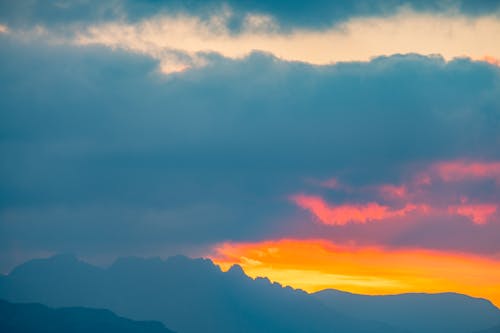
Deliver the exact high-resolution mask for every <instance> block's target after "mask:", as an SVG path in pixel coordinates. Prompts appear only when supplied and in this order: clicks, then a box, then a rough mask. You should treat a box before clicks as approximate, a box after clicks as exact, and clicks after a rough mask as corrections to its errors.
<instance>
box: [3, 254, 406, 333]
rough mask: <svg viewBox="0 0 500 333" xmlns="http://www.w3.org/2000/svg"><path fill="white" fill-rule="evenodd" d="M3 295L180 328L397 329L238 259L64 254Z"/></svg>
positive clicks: (27, 270) (25, 272) (10, 279)
mask: <svg viewBox="0 0 500 333" xmlns="http://www.w3.org/2000/svg"><path fill="white" fill-rule="evenodd" d="M0 297H1V298H4V299H7V300H9V301H15V302H40V303H43V304H47V305H49V306H53V307H68V306H85V307H93V308H106V309H110V310H111V311H113V312H115V313H117V314H119V315H121V316H125V317H128V318H131V319H134V320H159V321H161V322H163V323H164V324H165V325H166V326H167V327H169V328H171V329H173V330H174V331H177V332H180V333H195V332H196V333H198V332H221V333H223V332H249V333H254V332H255V333H257V332H259V333H260V332H276V333H279V332H290V333H292V332H297V333H298V332H353V333H357V332H359V333H392V332H394V333H395V332H402V331H401V330H398V329H394V328H391V327H390V326H389V325H386V324H383V323H379V322H376V321H363V320H358V319H352V318H350V317H348V316H345V315H342V314H339V313H337V312H335V311H332V310H331V309H329V308H327V307H326V306H324V305H323V304H322V303H321V302H320V301H318V300H316V299H314V298H312V297H310V296H309V294H307V293H305V292H303V291H300V290H294V289H292V288H283V287H282V286H281V285H279V284H277V283H271V282H270V281H269V280H268V279H263V278H260V279H256V280H253V279H251V278H249V277H248V276H246V275H245V274H244V273H243V271H242V270H241V268H240V267H238V266H234V267H233V268H231V269H230V270H229V271H228V272H225V273H224V272H221V270H220V269H219V267H218V266H216V265H214V264H213V263H212V262H211V261H210V260H207V259H189V258H187V257H183V256H175V257H171V258H168V259H167V260H165V261H163V260H160V259H139V258H124V259H118V260H117V261H116V262H115V263H114V264H113V265H111V266H110V267H108V268H106V269H102V268H98V267H95V266H92V265H89V264H86V263H84V262H81V261H79V260H77V259H76V258H75V257H72V256H68V255H63V256H55V257H52V258H49V259H37V260H32V261H29V262H27V263H25V264H22V265H20V266H18V267H17V268H15V269H14V270H13V271H12V272H11V273H10V274H9V275H7V276H4V277H3V278H2V279H0Z"/></svg>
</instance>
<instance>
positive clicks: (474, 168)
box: [433, 161, 500, 183]
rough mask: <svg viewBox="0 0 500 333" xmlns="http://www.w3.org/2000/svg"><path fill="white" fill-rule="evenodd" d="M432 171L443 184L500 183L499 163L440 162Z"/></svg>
mask: <svg viewBox="0 0 500 333" xmlns="http://www.w3.org/2000/svg"><path fill="white" fill-rule="evenodd" d="M433 169H434V170H435V171H436V174H437V176H438V177H439V178H440V179H442V180H443V181H445V182H454V181H463V180H478V179H494V180H496V181H497V183H500V162H466V161H451V162H440V163H437V164H435V165H434V166H433Z"/></svg>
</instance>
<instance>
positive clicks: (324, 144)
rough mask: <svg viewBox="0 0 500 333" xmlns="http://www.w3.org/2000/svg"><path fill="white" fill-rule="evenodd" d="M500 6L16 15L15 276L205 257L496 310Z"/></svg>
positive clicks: (10, 234) (120, 6)
mask: <svg viewBox="0 0 500 333" xmlns="http://www.w3.org/2000/svg"><path fill="white" fill-rule="evenodd" d="M498 36H500V2H498V1H487V0H484V1H481V0H479V1H466V0H461V1H460V0H446V1H403V0H382V1H377V2H374V1H369V0H361V1H335V2H332V1H312V2H303V1H260V0H251V1H219V0H209V1H189V2H185V1H184V2H183V1H176V0H149V1H138V0H112V1H106V2H102V1H97V0H74V1H69V0H49V1H41V0H19V1H15V2H13V1H7V0H0V91H1V92H2V98H1V99H0V117H1V118H0V153H1V156H2V162H1V163H0V184H1V186H0V272H3V273H8V272H9V271H10V270H11V269H12V268H13V267H14V266H15V265H17V264H20V263H22V262H24V261H25V260H28V259H31V258H38V257H47V256H50V255H52V254H56V253H74V254H77V255H78V256H79V257H81V258H84V259H86V260H88V261H91V262H95V263H101V264H107V263H110V262H111V261H112V260H114V259H115V258H117V257H120V256H131V255H133V256H160V257H168V256H170V255H174V254H179V253H181V254H187V255H190V256H194V257H200V256H201V257H208V258H211V259H212V260H213V261H214V262H215V263H217V264H219V265H220V266H221V267H222V268H223V269H228V268H229V267H230V266H231V265H233V264H239V265H241V266H242V268H243V269H244V270H245V272H246V273H247V274H249V275H250V276H252V277H256V276H267V277H269V278H270V279H271V280H273V281H278V282H280V283H283V284H286V285H291V286H293V287H297V288H303V289H304V290H306V291H310V292H312V291H317V290H321V289H324V288H338V289H342V290H346V291H351V292H357V293H364V294H392V293H402V292H442V291H453V292H460V293H466V294H470V295H472V296H477V297H484V298H488V299H490V300H491V301H493V302H494V303H495V304H496V305H497V306H498V305H500V43H498Z"/></svg>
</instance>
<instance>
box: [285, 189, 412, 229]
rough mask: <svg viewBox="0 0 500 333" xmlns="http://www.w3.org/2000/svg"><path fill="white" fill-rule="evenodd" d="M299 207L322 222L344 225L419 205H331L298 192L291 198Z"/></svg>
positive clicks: (400, 213)
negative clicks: (392, 206)
mask: <svg viewBox="0 0 500 333" xmlns="http://www.w3.org/2000/svg"><path fill="white" fill-rule="evenodd" d="M290 199H291V200H292V201H293V202H294V203H295V204H297V205H298V206H299V207H301V208H304V209H307V210H309V211H310V212H311V213H312V214H314V216H315V217H316V218H318V220H319V221H320V222H321V223H324V224H328V225H344V224H346V223H349V222H354V223H367V222H370V221H377V220H385V219H389V218H393V217H401V216H405V215H406V214H408V213H410V212H412V211H414V210H416V209H417V207H416V206H415V205H413V204H407V205H406V206H405V207H403V208H401V209H391V208H390V207H388V206H383V205H380V204H378V203H376V202H369V203H367V204H362V205H360V204H357V205H355V204H342V205H329V204H327V203H326V202H325V201H324V200H323V199H322V198H320V197H316V196H307V195H304V194H297V195H294V196H292V197H291V198H290Z"/></svg>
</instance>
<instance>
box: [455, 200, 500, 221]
mask: <svg viewBox="0 0 500 333" xmlns="http://www.w3.org/2000/svg"><path fill="white" fill-rule="evenodd" d="M448 211H449V212H450V213H452V214H458V215H462V216H465V217H468V218H470V219H471V220H472V222H474V223H475V224H486V222H488V218H489V217H490V216H491V215H493V214H495V212H496V211H497V206H496V205H493V204H477V205H465V204H464V205H458V206H450V207H448Z"/></svg>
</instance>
